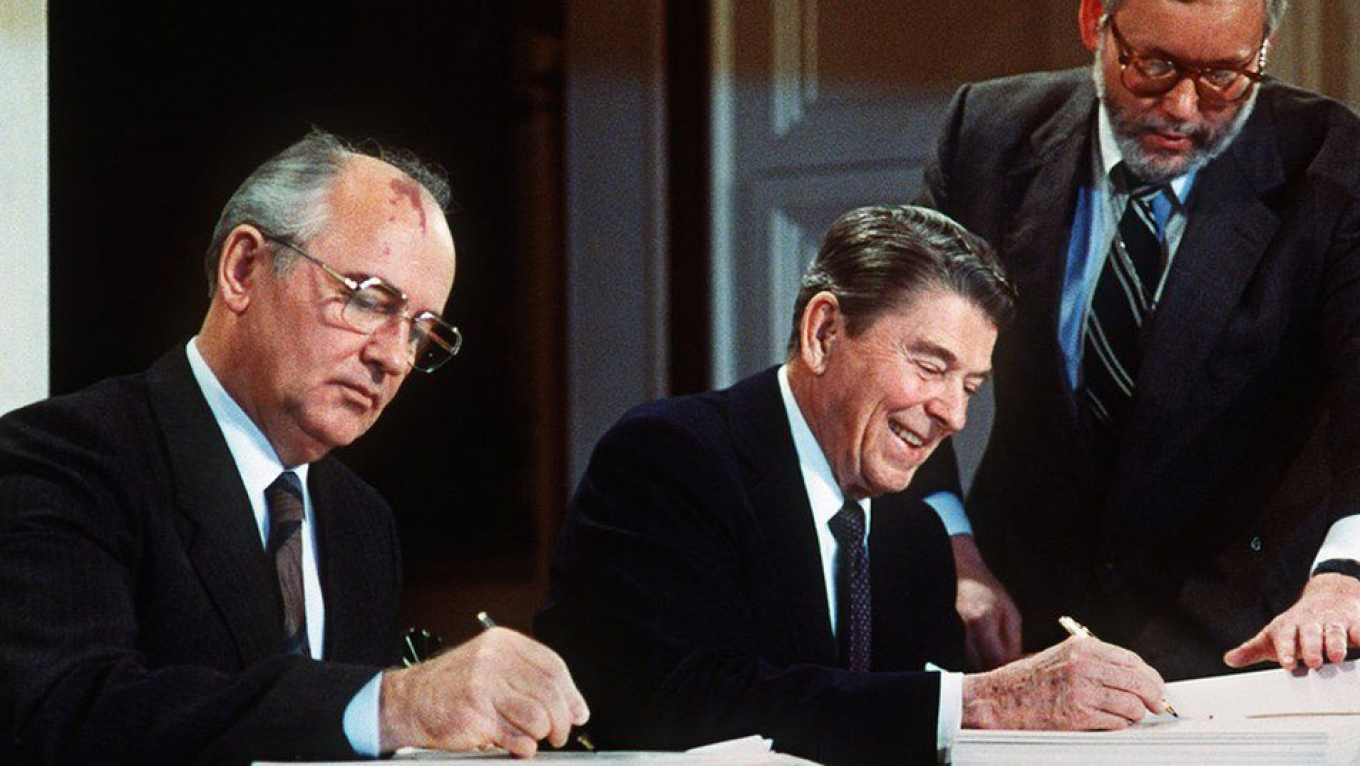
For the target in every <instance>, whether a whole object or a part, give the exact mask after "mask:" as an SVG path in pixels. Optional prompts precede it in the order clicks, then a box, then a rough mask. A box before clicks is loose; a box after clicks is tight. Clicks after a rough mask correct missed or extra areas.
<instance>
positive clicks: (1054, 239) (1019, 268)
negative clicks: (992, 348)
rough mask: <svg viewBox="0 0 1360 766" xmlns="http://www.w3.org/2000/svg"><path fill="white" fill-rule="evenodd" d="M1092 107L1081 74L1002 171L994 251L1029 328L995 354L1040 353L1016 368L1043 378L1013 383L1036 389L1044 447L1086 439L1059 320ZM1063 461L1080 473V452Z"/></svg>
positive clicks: (1005, 339)
mask: <svg viewBox="0 0 1360 766" xmlns="http://www.w3.org/2000/svg"><path fill="white" fill-rule="evenodd" d="M1095 109H1096V100H1095V92H1094V87H1093V86H1092V85H1091V84H1090V82H1089V78H1085V79H1083V80H1081V81H1080V82H1079V83H1078V84H1077V86H1076V88H1075V89H1074V91H1073V95H1072V97H1071V98H1069V99H1068V100H1067V101H1066V102H1065V103H1064V104H1063V105H1062V106H1061V107H1060V108H1059V109H1058V110H1057V111H1055V112H1054V114H1053V116H1052V118H1051V119H1049V121H1048V122H1046V123H1045V124H1044V125H1043V126H1042V127H1041V128H1040V129H1039V130H1037V131H1035V133H1034V135H1033V138H1032V140H1031V149H1032V151H1031V153H1030V154H1029V157H1028V161H1027V162H1025V163H1023V164H1020V165H1017V166H1015V167H1014V168H1013V169H1012V170H1011V171H1010V172H1009V173H1008V174H1007V176H1006V179H1005V191H1004V196H1003V198H1002V205H1003V206H1004V209H1005V210H1007V211H1008V215H1007V219H1006V224H1005V228H1004V230H1003V232H1002V236H1001V241H1000V242H999V243H997V244H998V251H999V252H1000V253H1002V255H1003V258H1004V260H1005V264H1006V269H1007V271H1008V272H1009V275H1010V277H1011V279H1012V280H1013V281H1014V282H1015V283H1016V285H1018V287H1019V291H1020V303H1019V306H1018V309H1019V310H1018V316H1017V317H1016V324H1017V325H1023V326H1025V327H1028V328H1029V330H1028V331H1025V332H1021V331H1020V330H1019V329H1018V330H1017V331H1016V332H1014V333H1007V332H1004V331H1003V332H1002V335H1001V338H1000V339H999V341H998V356H1001V355H1003V354H1025V355H1035V356H1037V357H1038V358H1039V360H1040V361H1039V362H1038V363H1037V364H1035V363H1032V362H1026V363H1024V364H1021V365H1019V368H1021V369H1037V370H1038V374H1040V375H1042V376H1043V377H1044V380H1042V381H1028V382H1025V381H1021V382H1018V383H1019V385H1023V386H1025V387H1026V388H1027V390H1030V391H1035V392H1041V395H1039V396H1037V397H1035V400H1034V401H1031V402H1029V403H1028V406H1033V407H1038V408H1040V409H1041V410H1043V411H1044V415H1043V417H1039V418H1034V419H1033V421H1032V422H1035V423H1042V424H1044V428H1046V429H1048V433H1047V434H1032V437H1033V438H1035V439H1036V440H1037V441H1038V443H1046V444H1049V445H1081V444H1083V443H1084V438H1083V437H1082V433H1083V432H1082V430H1081V424H1080V421H1079V419H1078V411H1077V407H1076V401H1075V399H1074V397H1073V396H1072V395H1071V392H1070V386H1069V385H1068V382H1067V363H1066V360H1065V358H1064V356H1063V353H1062V347H1061V346H1060V345H1059V342H1058V324H1059V317H1060V309H1061V304H1062V288H1063V279H1064V275H1065V273H1066V265H1067V251H1068V246H1069V244H1070V241H1071V238H1072V224H1073V214H1074V211H1075V209H1076V203H1077V197H1076V195H1077V193H1078V190H1079V189H1080V188H1081V187H1083V186H1085V185H1086V183H1085V180H1084V179H1085V175H1086V174H1089V172H1090V157H1091V143H1090V141H1091V138H1090V134H1091V130H1090V125H1091V122H1092V120H1093V119H1094V114H1095ZM1055 194H1066V195H1067V196H1066V197H1061V196H1055ZM1054 210H1063V211H1066V213H1065V217H1057V218H1055V216H1054ZM1055 223H1056V225H1055ZM1021 329H1023V328H1021ZM1019 338H1036V339H1041V341H1040V342H1041V343H1042V345H1040V346H1034V347H1024V348H1016V349H1010V348H1009V345H1010V343H1011V342H1013V341H1012V339H1019ZM1015 384H1016V383H1015V382H1013V383H1012V385H1015ZM1065 459H1066V460H1067V461H1068V462H1069V463H1070V464H1071V465H1072V466H1073V468H1072V470H1071V471H1070V472H1069V474H1070V475H1084V473H1085V472H1084V471H1080V470H1077V468H1076V466H1079V465H1081V464H1082V461H1083V459H1084V458H1083V457H1082V455H1081V454H1080V451H1079V450H1078V449H1075V448H1074V449H1072V450H1069V452H1068V454H1067V455H1066V456H1065Z"/></svg>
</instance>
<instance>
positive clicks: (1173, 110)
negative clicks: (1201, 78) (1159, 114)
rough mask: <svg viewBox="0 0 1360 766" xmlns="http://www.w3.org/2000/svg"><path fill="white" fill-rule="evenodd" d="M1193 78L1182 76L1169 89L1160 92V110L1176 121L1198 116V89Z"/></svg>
mask: <svg viewBox="0 0 1360 766" xmlns="http://www.w3.org/2000/svg"><path fill="white" fill-rule="evenodd" d="M1197 87H1198V86H1196V84H1195V78H1193V77H1182V78H1181V79H1180V82H1178V83H1176V85H1175V86H1174V87H1173V88H1171V90H1169V91H1167V92H1166V93H1164V94H1162V111H1163V112H1165V113H1166V115H1167V116H1169V117H1171V118H1172V119H1174V120H1177V121H1189V120H1193V119H1195V118H1197V117H1199V116H1200V115H1199V91H1198V90H1196V88H1197Z"/></svg>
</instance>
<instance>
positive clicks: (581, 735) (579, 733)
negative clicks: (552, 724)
mask: <svg viewBox="0 0 1360 766" xmlns="http://www.w3.org/2000/svg"><path fill="white" fill-rule="evenodd" d="M477 622H479V623H481V626H482V630H491V629H492V628H494V627H496V621H495V620H493V619H491V615H489V614H487V613H486V612H478V613H477ZM571 738H572V739H574V740H576V744H578V745H580V746H581V747H583V748H585V749H586V750H588V751H590V752H592V753H593V752H595V743H594V742H591V741H590V735H589V734H587V733H586V731H585V729H579V728H578V729H575V730H574V731H573V732H572V734H571Z"/></svg>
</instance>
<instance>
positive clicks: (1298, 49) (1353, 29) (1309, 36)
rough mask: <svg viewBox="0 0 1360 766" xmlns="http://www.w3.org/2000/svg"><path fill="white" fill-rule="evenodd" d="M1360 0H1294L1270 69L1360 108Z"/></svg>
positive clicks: (1277, 38)
mask: <svg viewBox="0 0 1360 766" xmlns="http://www.w3.org/2000/svg"><path fill="white" fill-rule="evenodd" d="M1357 40H1360V3H1357V2H1356V1H1355V0H1294V2H1293V3H1292V6H1291V7H1290V9H1289V15H1288V16H1287V17H1286V18H1285V22H1284V26H1283V27H1282V28H1281V29H1280V31H1279V34H1278V35H1277V36H1276V40H1275V48H1274V50H1273V51H1272V52H1271V64H1270V71H1271V72H1272V73H1273V74H1275V75H1276V76H1278V77H1280V78H1281V79H1284V80H1288V81H1290V82H1293V83H1297V84H1298V85H1302V86H1303V87H1305V88H1308V89H1310V90H1315V91H1317V92H1319V93H1325V94H1326V95H1328V96H1331V97H1332V98H1335V99H1337V100H1339V101H1344V102H1346V103H1347V104H1349V105H1350V106H1351V108H1352V109H1360V44H1358V43H1357Z"/></svg>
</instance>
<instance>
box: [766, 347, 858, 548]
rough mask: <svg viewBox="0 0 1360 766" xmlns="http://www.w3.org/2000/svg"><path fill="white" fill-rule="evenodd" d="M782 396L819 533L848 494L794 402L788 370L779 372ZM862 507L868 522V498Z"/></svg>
mask: <svg viewBox="0 0 1360 766" xmlns="http://www.w3.org/2000/svg"><path fill="white" fill-rule="evenodd" d="M779 394H780V398H782V399H783V401H784V414H785V415H787V416H788V419H789V430H791V431H792V432H793V447H794V449H795V450H797V452H798V467H799V469H800V470H801V471H802V474H803V483H804V484H805V485H806V486H807V494H808V502H809V503H810V504H811V505H812V518H813V521H815V522H816V523H817V526H818V528H819V529H820V528H822V527H824V526H825V525H826V524H828V523H829V522H830V521H831V517H832V516H835V515H836V513H837V512H838V511H840V509H841V506H842V505H844V504H845V493H843V492H841V488H840V485H838V484H837V483H836V477H835V475H834V474H833V473H832V472H831V463H829V462H828V461H827V459H826V453H825V452H823V451H822V445H821V444H819V443H818V442H817V437H816V436H813V434H812V428H811V427H810V426H808V423H807V419H806V418H804V417H803V411H802V410H801V409H800V408H799V407H798V401H797V400H796V399H794V398H793V389H792V388H791V387H790V386H789V371H788V367H785V366H781V367H780V368H779ZM859 504H860V507H861V508H863V509H864V513H865V518H866V519H867V518H868V513H869V505H870V502H869V500H868V499H867V498H865V499H863V500H860V501H859Z"/></svg>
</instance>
